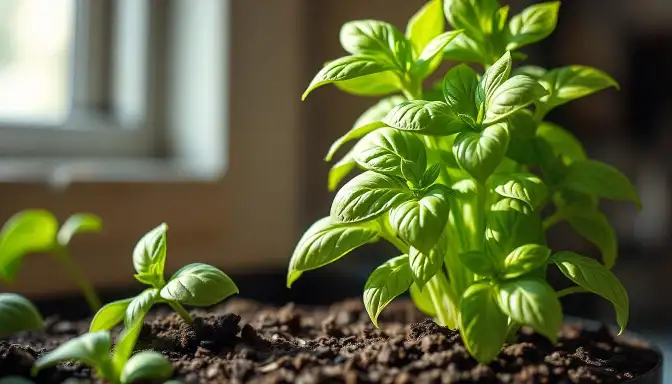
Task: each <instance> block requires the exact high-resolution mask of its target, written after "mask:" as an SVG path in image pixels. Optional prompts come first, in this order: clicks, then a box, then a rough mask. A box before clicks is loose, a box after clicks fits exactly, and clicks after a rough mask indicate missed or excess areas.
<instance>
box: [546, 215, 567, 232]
mask: <svg viewBox="0 0 672 384" xmlns="http://www.w3.org/2000/svg"><path fill="white" fill-rule="evenodd" d="M564 220H565V215H563V214H562V212H560V211H555V213H553V214H552V215H551V216H549V217H547V218H545V219H544V222H543V223H542V227H543V228H544V231H547V230H548V229H550V228H551V227H552V226H554V225H556V224H558V223H560V222H562V221H564Z"/></svg>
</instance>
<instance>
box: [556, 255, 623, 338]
mask: <svg viewBox="0 0 672 384" xmlns="http://www.w3.org/2000/svg"><path fill="white" fill-rule="evenodd" d="M551 260H552V261H553V262H555V264H556V265H557V266H558V268H559V269H560V271H561V272H562V273H563V274H564V275H565V276H567V278H569V279H570V280H571V281H573V282H574V284H576V285H579V286H581V287H583V288H585V289H586V290H588V291H590V292H593V293H595V294H597V295H600V296H602V297H603V298H605V299H606V300H609V301H610V302H611V303H612V304H613V305H614V309H615V310H616V320H617V322H618V326H619V327H621V333H622V332H623V330H624V329H625V326H626V325H627V324H628V317H629V313H630V300H629V299H628V293H627V292H626V291H625V288H624V287H623V285H622V284H621V282H620V281H619V280H618V278H617V277H616V276H615V275H614V274H613V273H612V272H611V271H610V270H608V269H607V268H606V267H605V266H604V265H602V264H600V263H598V262H597V261H596V260H593V259H590V258H588V257H584V256H581V255H578V254H576V253H574V252H558V253H556V254H555V255H553V256H552V257H551Z"/></svg>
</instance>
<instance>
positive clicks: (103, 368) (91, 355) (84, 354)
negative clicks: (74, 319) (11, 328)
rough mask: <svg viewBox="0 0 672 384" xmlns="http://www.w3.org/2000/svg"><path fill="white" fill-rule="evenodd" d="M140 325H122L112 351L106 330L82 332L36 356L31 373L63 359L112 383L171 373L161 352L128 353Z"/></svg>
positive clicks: (158, 378) (154, 379)
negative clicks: (89, 369)
mask: <svg viewBox="0 0 672 384" xmlns="http://www.w3.org/2000/svg"><path fill="white" fill-rule="evenodd" d="M141 329H142V322H140V321H138V322H136V323H134V324H131V326H130V327H128V328H125V329H124V331H123V332H122V333H121V335H120V336H119V341H118V342H117V345H116V348H115V350H114V352H113V353H111V349H112V338H111V336H110V333H109V332H107V331H99V332H91V333H85V334H84V335H81V336H79V337H77V338H75V339H72V340H69V341H67V342H65V343H64V344H62V345H61V346H59V347H58V348H56V349H54V350H53V351H51V352H49V353H47V354H46V355H43V356H42V357H40V358H39V359H38V360H37V361H36V362H35V366H34V367H33V376H36V375H37V374H38V373H39V371H40V370H42V369H44V368H46V367H50V366H54V365H57V364H59V363H62V362H65V361H79V362H82V363H84V364H86V365H88V366H91V367H92V368H94V369H95V371H96V374H97V375H98V376H99V377H101V378H103V379H105V380H107V381H108V382H110V383H113V384H130V383H134V382H138V381H142V382H163V381H164V380H167V379H168V378H170V377H171V376H172V375H173V365H172V364H171V363H170V362H169V361H168V360H167V359H166V358H165V357H163V355H161V354H160V353H157V352H154V351H143V352H139V353H137V354H135V355H133V356H132V357H131V354H132V353H133V348H134V347H135V343H136V341H137V339H138V335H139V334H140V330H141Z"/></svg>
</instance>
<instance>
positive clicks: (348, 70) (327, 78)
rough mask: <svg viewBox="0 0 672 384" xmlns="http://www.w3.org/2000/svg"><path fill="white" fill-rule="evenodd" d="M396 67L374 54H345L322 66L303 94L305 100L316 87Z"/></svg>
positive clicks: (302, 97)
mask: <svg viewBox="0 0 672 384" xmlns="http://www.w3.org/2000/svg"><path fill="white" fill-rule="evenodd" d="M394 68H395V67H394V66H393V65H392V64H390V63H386V62H384V61H381V60H380V59H378V58H376V57H373V56H363V55H356V56H345V57H341V58H338V59H336V60H333V61H330V62H329V63H327V65H325V66H324V68H322V69H321V70H320V71H319V72H318V73H317V75H315V77H314V78H313V80H312V81H311V82H310V85H308V88H307V89H306V91H305V92H304V93H303V95H302V96H301V100H305V99H306V97H308V94H310V92H312V91H313V90H314V89H316V88H318V87H321V86H323V85H325V84H331V83H334V82H337V81H343V80H350V79H355V78H357V77H362V76H366V75H372V74H374V73H379V72H385V71H390V70H392V69H394Z"/></svg>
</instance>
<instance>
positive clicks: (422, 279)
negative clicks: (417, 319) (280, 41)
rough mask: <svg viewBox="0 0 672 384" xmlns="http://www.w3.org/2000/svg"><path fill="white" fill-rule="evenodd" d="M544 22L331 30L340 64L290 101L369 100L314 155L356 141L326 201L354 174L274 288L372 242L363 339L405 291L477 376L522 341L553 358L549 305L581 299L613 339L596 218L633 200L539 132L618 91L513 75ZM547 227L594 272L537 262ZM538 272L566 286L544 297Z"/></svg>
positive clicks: (601, 227) (483, 4)
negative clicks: (604, 315) (569, 238)
mask: <svg viewBox="0 0 672 384" xmlns="http://www.w3.org/2000/svg"><path fill="white" fill-rule="evenodd" d="M559 6H560V4H559V3H558V2H546V3H540V4H536V5H532V6H530V7H528V8H526V9H524V10H523V11H522V12H521V13H519V14H516V15H509V7H507V6H501V5H500V4H499V2H498V1H497V0H482V1H474V0H445V1H443V2H442V1H440V0H431V1H429V2H427V3H426V4H425V5H424V6H423V7H422V9H420V10H419V11H418V12H417V13H416V14H415V15H414V16H413V17H412V18H411V20H410V21H409V23H408V26H407V28H406V33H405V34H404V33H402V32H401V31H399V30H398V29H397V28H396V27H395V26H393V25H391V24H388V23H385V22H382V21H376V20H360V21H352V22H348V23H346V24H345V25H344V26H343V27H342V29H341V33H340V41H341V44H342V46H343V48H344V49H345V51H347V53H348V55H346V56H344V57H341V58H338V59H336V60H332V61H330V62H328V63H327V64H326V65H325V66H324V68H322V69H321V70H320V71H319V72H318V73H317V75H316V76H315V78H314V79H313V81H312V82H311V83H310V86H309V87H308V89H307V90H306V92H305V94H304V95H303V97H304V98H305V97H306V96H307V95H308V94H309V93H310V92H312V91H313V90H315V89H316V88H318V87H320V86H322V85H325V84H330V83H333V84H334V85H336V86H337V87H338V88H340V89H341V90H343V91H345V92H349V93H352V94H356V95H360V96H367V97H383V98H382V99H380V100H379V101H377V102H376V103H374V104H373V106H372V107H370V108H369V109H368V110H366V111H365V112H364V113H363V114H362V116H361V117H360V118H359V119H358V120H357V122H356V123H355V124H354V126H353V128H352V129H351V130H350V131H349V132H347V133H346V134H345V135H343V136H342V137H341V138H339V139H338V140H337V141H336V142H335V143H334V144H333V146H332V147H331V149H330V150H329V153H328V154H327V156H326V160H327V161H331V160H332V159H333V157H334V155H335V154H336V153H337V152H339V151H340V150H341V148H342V147H343V145H344V144H345V143H347V142H350V141H356V144H355V145H354V146H353V147H352V148H351V149H350V151H349V152H347V153H346V154H345V155H344V156H343V157H342V158H341V159H340V160H338V161H337V162H336V163H335V165H334V166H333V168H332V169H331V171H330V174H329V183H328V185H329V189H330V190H335V189H337V188H338V186H339V184H341V183H342V181H343V179H344V178H345V177H346V176H348V175H349V174H350V173H351V172H352V171H353V170H354V169H355V168H357V169H361V170H362V171H363V172H361V173H359V174H358V175H356V176H354V178H351V179H350V180H349V181H348V182H347V183H345V184H344V185H343V186H342V187H341V188H340V190H338V192H337V193H336V196H335V198H334V201H333V204H332V206H331V213H330V215H329V216H328V217H325V218H322V219H320V220H318V221H317V222H316V223H315V224H313V225H312V226H311V227H310V228H309V229H308V230H307V231H306V233H305V234H304V235H303V237H302V238H301V240H300V241H299V243H298V245H297V246H296V249H295V251H294V254H293V255H292V258H291V261H290V264H289V272H288V275H287V285H288V286H291V284H292V283H293V282H294V281H296V280H297V279H298V278H299V277H300V276H301V274H302V273H304V272H306V271H310V270H313V269H316V268H319V267H322V266H324V265H326V264H329V263H332V262H334V261H336V260H338V259H340V258H341V257H343V256H344V255H346V254H347V253H348V252H350V251H352V250H353V249H355V248H357V247H360V246H363V245H365V244H367V243H371V242H374V241H377V240H379V239H383V240H386V241H388V242H389V243H391V244H393V245H394V246H395V247H396V248H398V250H399V253H400V255H399V256H396V257H393V258H391V259H389V261H387V262H386V263H384V264H383V265H381V266H380V267H378V268H377V269H376V270H374V271H373V273H372V274H371V275H370V277H369V279H368V281H367V282H366V286H365V287H364V304H365V307H366V310H367V311H368V313H369V315H370V317H371V320H372V321H373V323H374V324H376V323H377V318H378V316H379V314H380V313H381V311H382V310H383V309H384V308H385V306H386V305H387V304H388V303H390V301H391V300H393V299H394V298H395V297H396V296H398V295H400V294H402V293H404V292H406V291H409V290H410V294H411V297H412V299H413V300H414V302H415V303H416V304H417V306H418V307H419V308H420V309H421V310H422V311H424V312H426V313H427V314H429V315H431V316H433V317H434V318H435V319H436V321H437V322H438V323H440V324H441V325H444V326H447V327H450V328H452V329H459V331H460V333H461V336H462V339H463V340H464V343H465V345H466V347H467V349H468V350H469V352H470V353H471V355H472V356H473V357H474V358H476V359H477V360H478V361H479V362H482V363H487V362H490V361H492V360H493V359H495V358H496V356H497V355H498V353H499V351H500V349H501V348H502V346H503V344H504V343H505V342H506V341H507V340H513V339H514V338H515V335H516V333H517V331H518V329H519V328H520V327H521V326H523V325H525V326H530V327H532V328H533V329H534V330H535V331H536V332H538V333H539V334H541V335H544V336H545V337H547V338H548V339H549V340H550V341H551V342H555V341H556V340H557V333H558V330H559V328H560V327H561V325H562V323H563V314H562V308H561V305H560V301H559V298H560V297H562V296H564V295H566V294H569V293H578V292H592V293H594V294H597V295H600V296H602V297H603V298H604V299H606V300H609V301H610V302H611V303H612V304H613V307H614V309H615V312H616V319H617V323H618V325H619V326H620V328H621V331H622V330H623V328H624V327H625V326H626V323H627V321H628V313H629V302H628V296H627V293H626V291H625V289H624V288H623V286H622V285H621V283H620V282H619V280H618V279H617V278H616V276H615V275H614V274H613V273H612V272H611V268H612V266H613V265H614V262H615V261H616V255H617V242H616V238H615V235H614V230H613V228H612V226H611V225H610V223H609V221H608V220H607V218H606V217H605V215H604V214H603V213H602V212H601V211H600V208H599V202H600V199H610V200H621V201H631V202H634V203H635V204H637V205H639V199H638V197H637V192H636V190H635V188H634V187H633V185H632V184H631V182H630V181H629V180H628V178H627V177H626V176H624V175H623V174H622V173H621V172H619V171H618V170H617V169H615V168H614V167H612V166H610V165H607V164H605V163H602V162H599V161H596V160H591V159H589V158H588V157H587V155H586V152H585V151H584V149H583V147H582V145H581V143H580V142H579V141H578V140H577V139H576V138H575V137H574V136H573V135H572V134H571V133H570V131H568V130H566V129H565V128H562V127H560V126H558V125H556V124H553V123H551V122H549V121H546V119H545V118H546V115H547V114H548V112H549V111H551V110H553V109H554V108H556V107H560V106H562V105H563V104H565V103H567V102H570V101H572V100H574V99H578V98H581V97H584V96H588V95H590V94H593V93H595V92H597V91H600V90H603V89H606V88H610V87H615V88H617V87H618V85H617V83H616V81H614V79H612V78H611V77H610V76H609V75H607V74H605V73H604V72H602V71H600V70H598V69H595V68H591V67H587V66H577V65H572V66H566V67H560V68H553V69H544V68H540V67H537V66H529V65H523V66H520V65H515V64H514V62H515V61H516V60H520V59H523V58H525V54H524V53H522V52H520V51H519V49H521V48H523V47H525V46H526V45H528V44H531V43H535V42H537V41H539V40H541V39H543V38H545V37H547V36H548V35H549V34H550V33H551V32H553V30H554V29H555V26H556V23H557V15H558V9H559ZM445 20H447V24H448V27H449V28H451V27H452V29H451V30H449V31H447V32H446V31H445V29H446V25H445V24H446V23H445ZM444 60H447V61H450V62H452V63H453V65H452V67H451V68H450V69H449V70H448V72H447V73H446V74H445V76H444V77H443V80H442V81H440V82H438V83H436V84H429V85H427V86H424V84H423V83H424V82H425V79H426V78H427V77H428V76H429V75H430V74H431V73H432V72H434V71H436V70H437V69H438V67H439V65H440V64H441V62H442V61H444ZM456 62H458V63H456ZM459 62H462V63H459ZM560 222H568V223H569V225H570V226H571V227H572V228H573V229H574V230H575V231H576V232H577V233H578V234H579V235H581V236H583V237H584V238H586V239H587V240H588V241H590V242H592V243H594V244H595V245H596V246H597V247H598V248H599V249H600V251H601V255H602V258H601V260H600V261H598V260H595V259H592V258H588V257H585V256H581V255H579V254H577V253H574V252H572V251H569V250H551V249H549V247H548V245H547V242H546V236H545V233H546V231H547V230H549V229H550V228H551V227H553V226H554V225H555V224H557V223H560ZM548 268H558V269H559V270H560V271H561V272H562V273H563V274H564V275H565V276H566V277H567V278H568V279H569V280H570V281H571V283H572V285H571V286H570V287H569V288H567V289H563V290H560V291H556V290H554V289H553V288H552V287H551V286H550V285H549V284H548V283H547V281H546V274H547V270H548Z"/></svg>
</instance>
